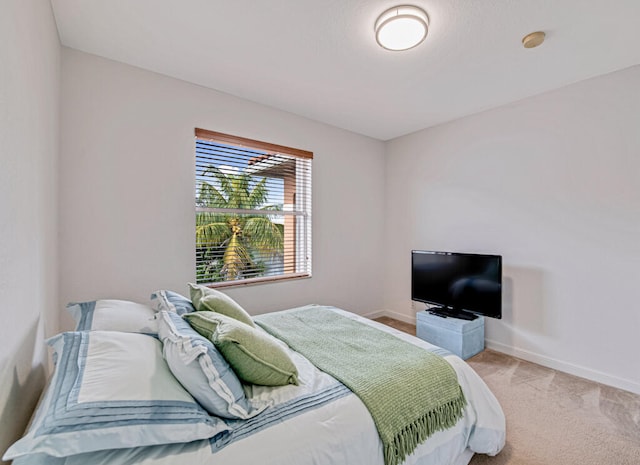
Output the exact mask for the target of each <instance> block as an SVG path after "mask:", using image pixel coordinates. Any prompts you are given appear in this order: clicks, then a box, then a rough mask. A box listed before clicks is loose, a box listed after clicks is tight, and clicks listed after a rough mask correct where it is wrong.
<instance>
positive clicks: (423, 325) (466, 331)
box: [416, 311, 484, 360]
mask: <svg viewBox="0 0 640 465" xmlns="http://www.w3.org/2000/svg"><path fill="white" fill-rule="evenodd" d="M416 336H418V337H419V338H420V339H423V340H425V341H427V342H430V343H431V344H433V345H436V346H439V347H442V348H443V349H446V350H448V351H449V352H452V353H454V354H456V355H457V356H458V357H460V358H462V359H464V360H466V359H468V358H469V357H473V356H474V355H475V354H477V353H478V352H481V351H482V350H483V349H484V317H481V316H480V317H478V318H476V319H475V320H461V319H459V318H443V317H441V316H439V315H435V314H433V313H431V312H429V311H426V312H425V311H421V312H417V314H416Z"/></svg>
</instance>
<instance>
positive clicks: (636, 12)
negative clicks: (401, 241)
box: [51, 0, 640, 140]
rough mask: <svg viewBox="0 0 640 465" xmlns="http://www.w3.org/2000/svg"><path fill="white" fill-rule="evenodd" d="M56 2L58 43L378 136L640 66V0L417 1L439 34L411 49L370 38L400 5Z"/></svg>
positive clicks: (326, 0)
mask: <svg viewBox="0 0 640 465" xmlns="http://www.w3.org/2000/svg"><path fill="white" fill-rule="evenodd" d="M51 3H52V5H53V9H54V13H55V17H56V22H57V24H58V30H59V33H60V39H61V41H62V43H63V45H66V46H68V47H72V48H75V49H78V50H82V51H85V52H89V53H93V54H96V55H100V56H103V57H106V58H110V59H112V60H116V61H120V62H123V63H128V64H130V65H133V66H138V67H140V68H145V69H148V70H151V71H155V72H158V73H162V74H165V75H168V76H173V77H176V78H179V79H183V80H185V81H189V82H193V83H196V84H199V85H202V86H205V87H209V88H212V89H217V90H220V91H223V92H227V93H229V94H233V95H237V96H239V97H243V98H246V99H249V100H252V101H255V102H259V103H262V104H265V105H269V106H272V107H275V108H279V109H282V110H286V111H289V112H291V113H295V114H298V115H302V116H305V117H308V118H311V119H314V120H317V121H321V122H324V123H327V124H331V125H334V126H338V127H341V128H344V129H348V130H351V131H354V132H357V133H360V134H364V135H367V136H371V137H374V138H377V139H380V140H388V139H392V138H395V137H398V136H401V135H404V134H407V133H410V132H413V131H416V130H419V129H422V128H425V127H429V126H433V125H436V124H439V123H443V122H445V121H450V120H452V119H456V118H460V117H462V116H465V115H469V114H472V113H476V112H479V111H482V110H486V109H489V108H493V107H496V106H499V105H502V104H505V103H508V102H513V101H515V100H519V99H522V98H524V97H528V96H531V95H535V94H538V93H541V92H544V91H547V90H551V89H555V88H558V87H560V86H563V85H566V84H569V83H571V82H575V81H579V80H582V79H586V78H589V77H593V76H597V75H600V74H605V73H608V72H611V71H615V70H618V69H622V68H627V67H629V66H632V65H635V64H638V63H640V47H638V32H637V31H638V27H639V26H638V20H640V0H609V1H602V0H598V1H596V0H415V1H410V2H409V3H411V4H414V5H418V6H421V7H422V8H424V9H425V10H426V11H427V13H428V14H429V17H430V30H429V34H428V36H427V39H426V40H425V42H423V43H422V44H421V45H420V46H418V47H416V48H414V49H412V50H408V51H405V52H390V51H387V50H383V49H382V48H380V47H379V46H378V45H377V44H376V41H375V37H374V32H373V24H374V22H375V19H376V17H377V16H378V15H379V14H380V13H382V12H383V11H384V10H386V9H387V8H389V7H392V6H395V5H397V4H403V3H406V2H404V0H399V1H397V2H395V1H389V0H375V1H374V0H368V1H367V0H226V1H224V0H51ZM537 30H543V31H545V32H546V34H547V40H546V41H545V43H544V44H543V45H542V46H540V47H538V48H535V49H524V48H523V47H522V44H521V39H522V37H523V36H524V35H525V34H527V33H529V32H533V31H537Z"/></svg>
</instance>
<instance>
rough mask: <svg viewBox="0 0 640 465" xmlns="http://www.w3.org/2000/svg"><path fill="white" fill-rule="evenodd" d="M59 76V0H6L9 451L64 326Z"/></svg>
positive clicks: (0, 95)
mask: <svg viewBox="0 0 640 465" xmlns="http://www.w3.org/2000/svg"><path fill="white" fill-rule="evenodd" d="M59 86H60V43H59V40H58V34H57V31H56V26H55V23H54V20H53V14H52V12H51V5H50V4H49V2H47V1H41V0H3V1H2V2H0V302H1V304H0V341H2V350H0V455H2V454H3V453H4V451H5V450H6V449H7V447H8V446H9V444H10V443H11V442H13V441H14V440H16V439H18V438H19V437H20V436H21V435H22V432H23V431H24V429H25V427H26V424H27V421H28V420H29V416H30V415H31V410H32V409H33V407H34V405H35V403H36V401H37V399H38V396H39V395H40V391H41V389H42V386H43V385H44V382H45V378H46V372H47V367H48V361H47V360H48V356H47V351H46V349H45V346H44V338H45V337H47V336H50V335H52V334H53V333H55V332H56V331H57V327H58V311H57V306H58V298H57V261H56V260H57V259H56V247H57V221H56V217H57V163H58V101H59Z"/></svg>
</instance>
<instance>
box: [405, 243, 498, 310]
mask: <svg viewBox="0 0 640 465" xmlns="http://www.w3.org/2000/svg"><path fill="white" fill-rule="evenodd" d="M411 299H412V300H416V301H419V302H425V303H428V304H433V305H436V306H437V308H430V309H429V310H430V311H433V312H434V313H436V314H440V315H441V316H453V317H457V318H466V319H472V318H475V317H474V316H473V314H478V315H483V316H488V317H491V318H502V257H501V256H500V255H480V254H467V253H453V252H430V251H425V250H413V251H412V252H411ZM468 312H471V313H472V314H471V315H470V314H469V313H468Z"/></svg>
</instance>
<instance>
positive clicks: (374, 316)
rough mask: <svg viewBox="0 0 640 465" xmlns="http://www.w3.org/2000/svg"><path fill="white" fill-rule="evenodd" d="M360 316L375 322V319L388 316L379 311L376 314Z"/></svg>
mask: <svg viewBox="0 0 640 465" xmlns="http://www.w3.org/2000/svg"><path fill="white" fill-rule="evenodd" d="M360 316H361V317H364V318H369V319H370V320H373V319H374V318H380V317H381V316H387V315H386V312H385V311H384V310H377V311H375V312H370V313H365V314H364V315H360Z"/></svg>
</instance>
